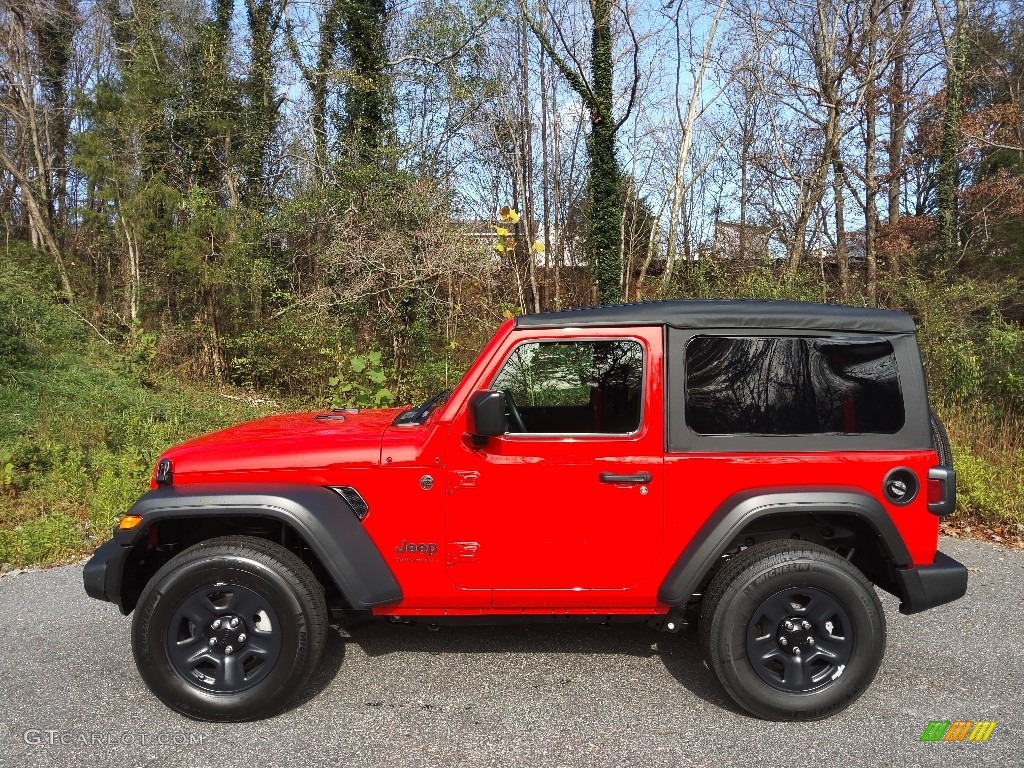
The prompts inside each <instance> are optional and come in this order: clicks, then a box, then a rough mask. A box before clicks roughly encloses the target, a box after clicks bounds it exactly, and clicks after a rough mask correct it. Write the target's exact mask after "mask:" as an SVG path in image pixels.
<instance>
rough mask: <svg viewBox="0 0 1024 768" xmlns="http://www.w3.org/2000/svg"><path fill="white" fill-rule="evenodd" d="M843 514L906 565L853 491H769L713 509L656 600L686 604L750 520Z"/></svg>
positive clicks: (899, 545)
mask: <svg viewBox="0 0 1024 768" xmlns="http://www.w3.org/2000/svg"><path fill="white" fill-rule="evenodd" d="M786 514H800V515H814V514H823V515H825V514H827V515H849V516H852V517H857V518H860V519H861V520H864V521H865V522H867V523H868V524H869V525H870V526H871V527H872V528H873V529H874V530H875V532H876V533H877V534H878V537H879V539H880V540H881V542H882V546H883V548H884V549H885V551H886V555H887V557H888V559H889V560H890V561H891V562H892V563H893V564H894V565H897V566H905V565H908V564H909V563H910V562H911V559H910V552H909V551H908V550H907V546H906V544H905V543H904V542H903V538H902V537H901V536H900V534H899V531H898V530H896V526H895V525H894V524H893V522H892V520H891V519H890V518H889V515H888V513H886V511H885V508H884V507H882V505H881V504H880V503H879V502H878V501H877V500H876V499H873V498H871V497H870V496H868V495H867V494H865V493H864V492H863V491H859V490H857V489H855V488H836V487H820V488H800V489H787V488H772V489H761V490H752V491H744V492H742V493H737V494H735V495H733V496H730V497H729V498H728V499H726V500H725V502H723V503H722V504H721V505H720V506H719V507H718V509H716V510H715V511H714V512H713V513H712V514H711V516H710V517H709V518H708V520H707V522H705V523H704V525H703V527H701V529H700V531H698V532H697V535H696V536H694V537H693V539H691V541H690V543H689V544H688V545H687V546H686V548H685V549H684V550H683V552H682V554H680V555H679V557H678V559H677V560H676V562H675V563H674V564H673V566H672V568H671V569H670V570H669V572H668V575H667V576H666V577H665V580H664V581H663V582H662V583H661V587H660V588H659V589H658V599H659V600H660V601H661V602H663V603H667V604H669V605H686V604H687V603H688V602H689V601H690V600H691V598H692V596H693V594H694V593H695V592H696V591H697V589H698V588H699V587H700V584H701V582H703V581H704V579H705V577H706V576H707V574H708V573H709V572H710V570H711V568H712V567H714V565H715V563H716V562H718V559H719V558H720V557H721V556H722V555H723V554H725V550H726V547H728V546H729V545H730V543H731V542H732V541H733V540H734V539H735V538H736V537H737V536H738V535H739V534H740V533H741V532H742V531H743V529H744V528H745V527H746V526H748V525H749V524H750V523H752V522H754V521H755V520H760V519H762V518H766V517H769V516H772V515H786Z"/></svg>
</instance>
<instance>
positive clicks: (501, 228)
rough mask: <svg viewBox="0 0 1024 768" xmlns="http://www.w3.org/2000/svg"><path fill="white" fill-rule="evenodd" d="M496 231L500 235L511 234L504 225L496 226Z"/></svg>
mask: <svg viewBox="0 0 1024 768" xmlns="http://www.w3.org/2000/svg"><path fill="white" fill-rule="evenodd" d="M494 231H495V233H496V234H497V235H498V237H508V236H509V231H508V230H507V229H505V228H504V227H495V228H494Z"/></svg>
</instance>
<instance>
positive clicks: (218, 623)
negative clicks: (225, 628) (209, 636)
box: [210, 619, 220, 629]
mask: <svg viewBox="0 0 1024 768" xmlns="http://www.w3.org/2000/svg"><path fill="white" fill-rule="evenodd" d="M210 626H211V627H213V628H214V629H220V619H217V620H216V621H214V622H213V624H211V625H210Z"/></svg>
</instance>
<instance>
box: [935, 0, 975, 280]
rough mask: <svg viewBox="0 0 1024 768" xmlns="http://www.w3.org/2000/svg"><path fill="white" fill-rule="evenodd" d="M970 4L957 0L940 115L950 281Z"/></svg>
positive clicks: (942, 216) (942, 223)
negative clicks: (943, 99) (943, 100)
mask: <svg viewBox="0 0 1024 768" xmlns="http://www.w3.org/2000/svg"><path fill="white" fill-rule="evenodd" d="M969 12H970V3H969V0H956V18H955V19H954V27H953V35H952V39H951V40H949V41H948V42H947V52H946V106H945V109H944V110H943V113H942V141H941V145H940V149H939V171H938V209H939V210H938V235H939V259H940V263H941V264H942V266H943V267H945V269H946V272H947V278H948V279H950V280H951V279H952V278H953V274H954V271H955V268H956V262H957V259H958V256H959V253H958V251H959V237H958V230H957V199H956V198H957V190H958V188H959V181H960V180H959V176H960V163H959V152H960V132H961V121H962V119H963V89H964V73H965V71H966V69H967V16H968V13H969Z"/></svg>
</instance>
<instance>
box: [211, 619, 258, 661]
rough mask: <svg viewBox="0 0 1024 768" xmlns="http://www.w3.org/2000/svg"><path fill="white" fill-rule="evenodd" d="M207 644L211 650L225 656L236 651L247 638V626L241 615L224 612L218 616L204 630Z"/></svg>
mask: <svg viewBox="0 0 1024 768" xmlns="http://www.w3.org/2000/svg"><path fill="white" fill-rule="evenodd" d="M206 635H207V638H208V640H207V645H208V646H209V647H210V650H211V651H219V652H221V653H223V654H224V655H226V656H230V655H231V654H232V653H238V651H239V650H241V648H242V647H243V646H244V645H245V643H246V642H247V641H248V639H249V627H248V625H247V624H246V623H245V620H244V619H242V617H241V616H236V615H234V614H230V613H229V614H225V615H223V616H218V617H217V618H216V619H214V620H213V621H212V622H210V624H209V626H208V627H207V630H206Z"/></svg>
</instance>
